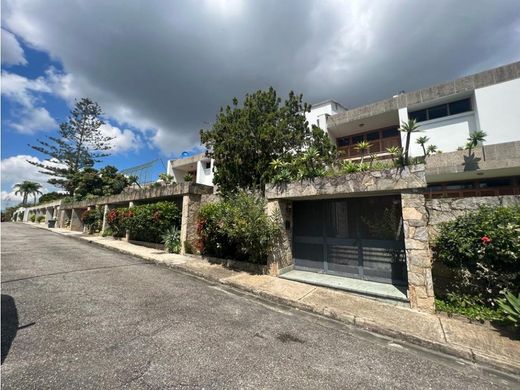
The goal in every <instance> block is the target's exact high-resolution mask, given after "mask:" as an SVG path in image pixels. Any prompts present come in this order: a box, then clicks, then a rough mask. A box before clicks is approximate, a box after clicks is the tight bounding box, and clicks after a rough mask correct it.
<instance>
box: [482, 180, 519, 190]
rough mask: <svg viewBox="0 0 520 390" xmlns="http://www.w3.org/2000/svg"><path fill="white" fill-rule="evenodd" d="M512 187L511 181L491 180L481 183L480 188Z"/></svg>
mask: <svg viewBox="0 0 520 390" xmlns="http://www.w3.org/2000/svg"><path fill="white" fill-rule="evenodd" d="M510 185H511V179H491V180H489V179H488V180H486V181H481V182H480V185H479V186H480V188H490V187H507V186H510Z"/></svg>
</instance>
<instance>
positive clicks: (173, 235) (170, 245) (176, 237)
mask: <svg viewBox="0 0 520 390" xmlns="http://www.w3.org/2000/svg"><path fill="white" fill-rule="evenodd" d="M161 240H162V242H163V243H164V250H165V251H166V252H168V253H180V251H181V233H180V231H179V229H178V228H177V226H172V227H171V228H169V229H168V230H167V231H166V233H164V234H163V235H162V236H161Z"/></svg>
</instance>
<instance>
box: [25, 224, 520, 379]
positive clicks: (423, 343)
mask: <svg viewBox="0 0 520 390" xmlns="http://www.w3.org/2000/svg"><path fill="white" fill-rule="evenodd" d="M29 226H33V225H29ZM34 227H37V228H40V229H44V230H47V231H50V232H51V233H54V234H57V235H60V236H62V237H69V238H72V239H75V240H77V241H80V242H84V243H88V244H93V245H96V246H98V247H100V248H104V249H107V250H111V251H113V252H117V253H121V254H125V255H130V256H133V257H137V258H140V259H142V260H145V261H149V262H152V263H154V264H158V265H163V266H166V267H168V268H171V269H173V270H176V271H180V272H182V273H185V274H189V275H192V276H195V277H197V278H200V279H203V280H207V281H210V282H213V283H216V284H222V285H225V286H230V287H232V288H235V289H238V290H241V291H245V292H248V293H251V294H253V295H256V296H259V297H261V298H263V299H265V300H268V301H271V302H274V303H277V304H281V305H284V306H288V307H292V308H295V309H298V310H302V311H306V312H309V313H313V314H317V315H321V316H324V317H327V318H330V319H332V320H335V321H339V322H341V323H343V324H346V325H350V326H354V327H356V328H359V329H362V330H365V331H368V332H372V333H376V334H379V335H382V336H386V337H390V338H392V339H397V340H401V341H404V342H407V343H410V344H413V345H416V346H419V347H423V348H427V349H429V350H433V351H435V352H440V353H444V354H447V355H451V356H454V357H456V358H461V359H464V360H466V361H469V362H471V363H475V364H479V365H481V366H483V367H484V368H489V369H490V370H493V371H494V370H497V371H498V374H502V375H504V374H505V375H507V376H509V375H513V376H514V378H513V379H515V380H520V378H519V377H520V366H518V365H514V364H511V363H509V362H507V361H504V360H502V359H501V358H499V357H494V356H488V355H484V354H482V353H480V352H478V351H474V350H472V349H471V348H467V347H461V346H457V345H450V344H442V343H438V342H435V341H432V340H428V339H424V338H421V337H418V336H414V335H411V334H407V333H404V332H400V331H395V330H392V329H390V328H387V327H384V326H381V325H379V324H376V323H374V322H372V321H371V320H368V319H364V318H360V317H356V316H355V315H343V314H341V315H339V314H338V313H336V312H335V311H334V310H331V309H328V308H327V307H325V308H323V309H319V308H316V307H313V306H311V305H308V304H305V303H303V302H299V301H294V300H290V299H287V298H283V297H280V296H277V295H274V294H270V293H268V292H265V291H262V290H259V289H255V288H251V287H247V286H244V285H243V284H240V283H236V282H234V281H233V280H229V277H228V278H219V277H213V276H212V275H208V274H206V273H204V272H199V271H197V270H195V269H192V268H189V267H184V266H183V264H175V263H165V262H161V261H158V260H157V259H154V258H151V257H147V256H144V255H140V254H136V253H133V252H131V251H128V250H125V249H120V248H114V247H111V246H106V245H104V244H103V243H100V242H97V241H91V240H89V239H88V238H87V239H85V238H82V237H81V236H76V235H66V234H62V233H60V232H54V231H52V230H50V229H48V228H46V227H39V226H34ZM83 237H84V236H83Z"/></svg>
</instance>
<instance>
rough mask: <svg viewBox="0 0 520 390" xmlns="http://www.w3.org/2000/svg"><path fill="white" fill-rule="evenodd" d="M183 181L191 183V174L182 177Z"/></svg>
mask: <svg viewBox="0 0 520 390" xmlns="http://www.w3.org/2000/svg"><path fill="white" fill-rule="evenodd" d="M184 181H185V182H187V183H190V182H192V181H193V175H192V174H191V173H187V174H185V175H184Z"/></svg>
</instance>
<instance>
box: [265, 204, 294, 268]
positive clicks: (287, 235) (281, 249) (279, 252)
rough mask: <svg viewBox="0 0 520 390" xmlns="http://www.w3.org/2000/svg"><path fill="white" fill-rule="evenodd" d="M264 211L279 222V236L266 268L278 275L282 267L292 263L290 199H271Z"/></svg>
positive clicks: (289, 265)
mask: <svg viewBox="0 0 520 390" xmlns="http://www.w3.org/2000/svg"><path fill="white" fill-rule="evenodd" d="M266 212H267V214H268V215H270V216H271V217H274V218H275V219H276V220H277V221H278V223H279V224H280V236H279V238H278V240H277V241H276V243H275V245H274V247H273V249H272V250H271V253H270V254H269V258H268V259H267V268H268V273H269V274H270V275H279V274H280V271H281V270H283V269H284V268H287V267H291V266H292V265H293V255H292V227H293V226H292V225H293V219H292V201H290V200H281V199H273V200H269V201H268V202H267V206H266Z"/></svg>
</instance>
